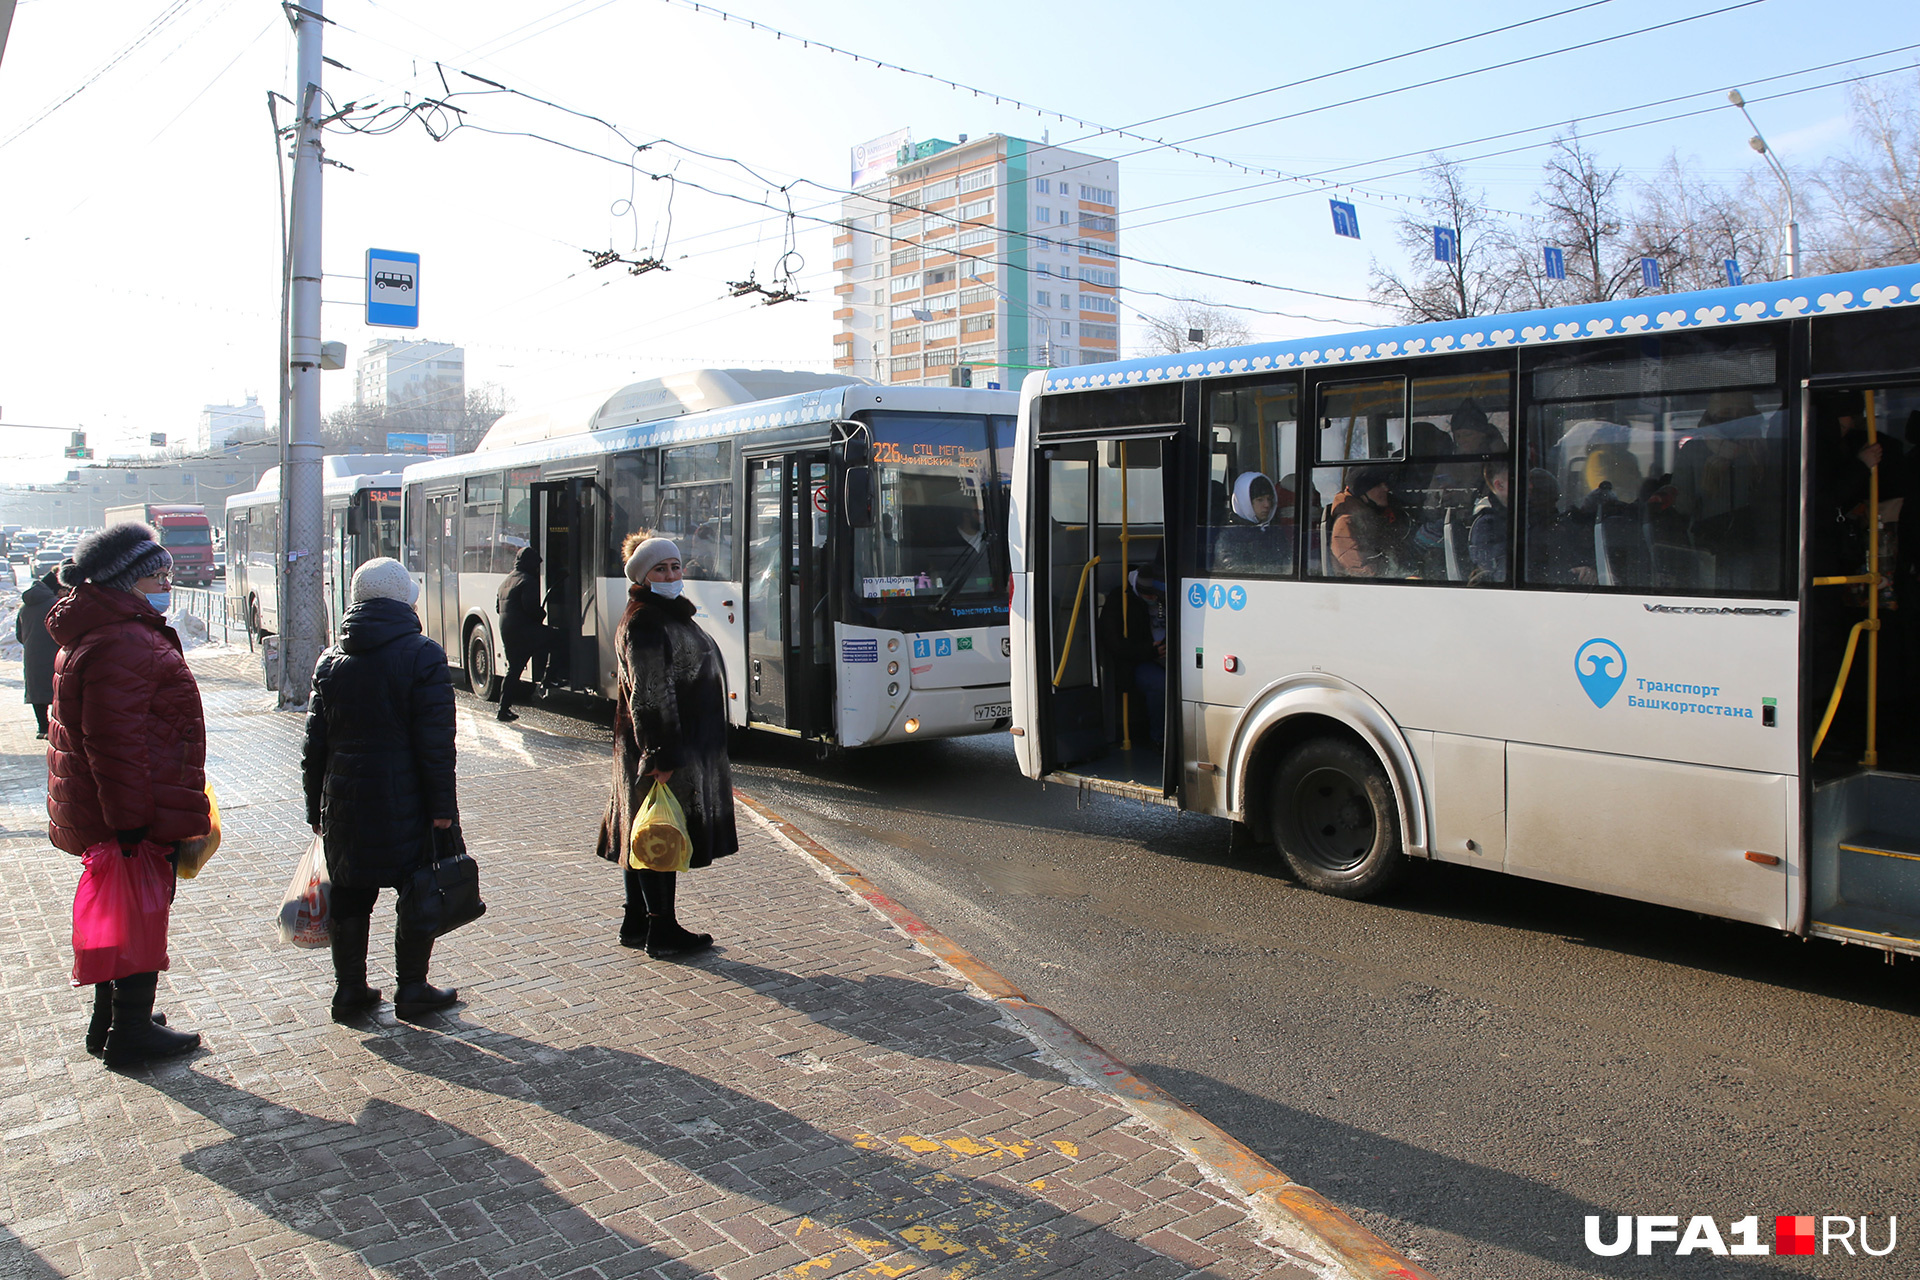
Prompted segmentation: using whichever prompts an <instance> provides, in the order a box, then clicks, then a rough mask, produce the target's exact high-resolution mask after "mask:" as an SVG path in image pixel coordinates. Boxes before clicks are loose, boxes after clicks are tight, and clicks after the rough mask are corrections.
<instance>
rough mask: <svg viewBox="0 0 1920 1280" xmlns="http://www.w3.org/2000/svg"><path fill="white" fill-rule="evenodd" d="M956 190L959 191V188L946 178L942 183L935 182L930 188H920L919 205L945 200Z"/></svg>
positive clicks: (950, 179)
mask: <svg viewBox="0 0 1920 1280" xmlns="http://www.w3.org/2000/svg"><path fill="white" fill-rule="evenodd" d="M969 189H971V188H969ZM958 190H959V186H958V184H956V183H955V182H954V180H953V179H952V178H948V179H946V180H945V181H942V182H936V183H934V184H933V185H932V186H930V187H923V188H921V190H920V203H921V204H932V203H933V202H934V201H935V200H945V199H946V198H947V197H948V196H951V195H953V194H954V192H956V191H958Z"/></svg>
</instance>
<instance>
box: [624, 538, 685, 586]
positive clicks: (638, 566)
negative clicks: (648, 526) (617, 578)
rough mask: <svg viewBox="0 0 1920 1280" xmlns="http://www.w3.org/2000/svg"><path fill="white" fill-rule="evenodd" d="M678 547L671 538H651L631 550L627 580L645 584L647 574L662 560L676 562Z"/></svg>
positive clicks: (678, 553) (678, 556) (678, 555)
mask: <svg viewBox="0 0 1920 1280" xmlns="http://www.w3.org/2000/svg"><path fill="white" fill-rule="evenodd" d="M679 558H680V545H679V544H678V543H676V542H675V541H674V540H673V539H672V538H660V537H653V538H648V539H647V540H646V541H645V542H643V543H641V544H640V545H639V546H637V547H635V548H634V549H633V554H632V555H630V556H628V557H627V580H628V581H629V582H645V581H646V580H647V574H648V572H649V571H650V570H651V569H652V568H653V566H655V565H657V564H659V563H660V562H661V561H662V560H678V559H679Z"/></svg>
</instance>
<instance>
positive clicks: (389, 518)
mask: <svg viewBox="0 0 1920 1280" xmlns="http://www.w3.org/2000/svg"><path fill="white" fill-rule="evenodd" d="M388 495H391V496H388ZM369 508H370V513H369V519H368V521H367V534H366V549H367V554H366V557H365V559H366V560H372V559H375V558H377V557H380V556H388V557H390V558H392V559H395V560H398V559H399V558H400V496H399V493H398V491H397V490H391V489H387V490H381V491H380V492H379V493H377V494H375V495H374V497H373V500H372V502H371V503H369ZM362 563H365V560H363V561H362Z"/></svg>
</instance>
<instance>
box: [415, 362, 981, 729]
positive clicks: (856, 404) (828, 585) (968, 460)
mask: <svg viewBox="0 0 1920 1280" xmlns="http://www.w3.org/2000/svg"><path fill="white" fill-rule="evenodd" d="M783 388H784V389H786V390H787V391H788V392H789V394H774V393H777V392H779V391H781V390H782V389H783ZM1017 405H1018V397H1017V395H1015V394H1014V393H1013V392H1010V391H988V390H978V391H976V390H971V389H965V388H947V387H883V386H873V385H869V384H866V383H863V382H860V381H858V380H855V379H850V378H845V377H839V376H832V375H820V374H786V373H782V372H780V371H749V370H725V371H721V370H700V371H695V372H694V373H690V374H684V375H675V376H674V377H672V378H666V379H654V380H651V381H648V382H643V383H636V384H633V385H632V386H629V387H626V388H623V389H621V390H620V391H618V392H615V393H613V394H612V395H610V396H607V397H605V398H604V399H600V398H596V399H595V400H594V401H592V402H590V403H589V408H588V411H587V412H585V413H582V414H580V415H579V417H578V418H577V419H573V418H569V417H567V416H565V415H560V414H552V413H548V414H533V415H525V416H523V417H522V418H519V419H515V420H509V419H502V421H501V422H500V423H499V424H496V426H495V428H494V430H493V431H492V432H490V433H489V437H488V440H487V441H484V442H483V443H482V446H481V448H480V450H479V451H477V452H475V453H471V454H466V455H462V456H460V457H454V458H447V459H444V460H438V461H432V462H421V463H416V464H415V465H413V466H410V467H408V468H407V470H406V483H405V495H406V497H405V509H406V558H407V564H408V567H409V568H410V569H411V570H412V571H413V572H414V573H415V574H417V575H418V576H419V579H420V581H421V584H422V593H421V601H420V611H421V616H422V618H423V621H424V625H425V629H426V633H427V634H428V635H429V636H431V637H433V638H434V639H436V640H438V641H439V642H440V643H441V644H442V645H444V646H445V647H446V651H447V654H448V656H449V660H450V661H451V662H453V663H454V664H456V665H458V666H462V667H464V669H465V674H466V678H467V680H468V682H469V684H470V685H471V687H472V688H473V689H474V691H475V692H476V693H479V694H481V695H482V696H483V697H488V698H492V697H497V696H498V692H499V684H500V677H501V671H502V668H503V661H504V656H505V655H504V653H503V651H502V649H501V645H500V639H499V636H500V620H499V617H498V611H497V602H496V597H497V595H498V593H499V590H500V585H501V583H502V581H503V580H504V579H505V577H506V575H507V574H508V573H509V572H511V571H512V568H513V563H514V560H515V557H516V556H517V555H518V554H519V552H520V550H521V549H522V548H525V547H529V546H531V547H532V548H534V549H535V550H536V551H537V552H538V553H539V556H540V562H541V566H540V572H541V574H542V583H541V595H542V598H543V600H544V601H545V603H546V609H547V621H548V625H549V626H551V627H553V628H554V629H555V633H556V634H555V644H554V651H553V654H552V656H551V657H550V659H549V662H548V667H547V671H546V676H545V681H546V684H547V685H548V686H549V687H555V688H559V689H565V690H571V691H575V692H581V693H589V694H596V695H603V696H606V697H609V698H611V697H614V696H616V695H617V685H616V676H615V670H614V662H615V657H616V654H615V649H614V643H615V636H614V633H615V630H616V629H617V627H618V625H619V622H620V617H621V615H622V613H623V612H624V611H625V609H626V604H627V587H628V583H627V581H626V579H625V578H624V577H623V576H622V572H621V570H622V560H621V557H620V550H619V549H620V543H621V540H622V539H623V538H624V537H625V536H626V535H627V534H628V533H631V532H634V531H635V530H638V529H642V528H647V529H652V530H654V531H655V532H658V533H661V534H664V535H666V536H668V537H671V538H673V539H674V540H675V541H676V542H677V543H678V544H679V547H680V551H681V557H682V561H683V563H684V565H685V569H686V579H687V584H686V588H685V598H686V599H687V600H689V601H691V602H692V603H693V605H694V607H695V609H696V613H695V618H696V619H697V620H698V622H699V623H700V625H701V626H703V627H704V628H706V630H707V633H708V634H709V635H711V636H712V637H713V638H714V640H715V642H716V643H717V644H718V646H719V649H720V654H721V657H722V659H723V662H724V666H725V671H726V681H727V697H728V712H729V717H730V719H731V722H732V723H733V724H734V725H736V726H751V727H754V728H760V729H767V730H771V731H775V732H779V733H784V734H788V735H791V736H795V737H800V738H805V739H808V740H811V741H814V742H817V743H819V744H821V745H822V746H823V747H834V746H838V747H862V746H876V745H879V744H883V743H889V742H900V741H905V740H907V739H909V738H911V737H914V736H918V737H921V738H931V737H950V736H956V735H962V734H976V733H992V732H1005V731H1006V729H1007V727H1008V725H1009V724H1010V723H1011V715H1012V711H1011V707H1010V705H1009V701H1008V699H1009V692H1008V687H1007V668H1008V655H1009V653H1010V652H1011V650H1010V647H1009V641H1008V637H1007V590H1008V579H1007V562H1006V546H1005V539H1004V536H1003V533H1002V531H1003V530H1004V528H1005V524H1006V496H1005V490H1006V484H1007V479H1008V471H1007V466H1006V460H1007V457H1008V450H1009V449H1010V448H1011V445H1012V440H1013V423H1014V411H1015V409H1016V408H1017ZM559 432H565V434H556V433H559Z"/></svg>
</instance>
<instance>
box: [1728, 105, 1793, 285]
mask: <svg viewBox="0 0 1920 1280" xmlns="http://www.w3.org/2000/svg"><path fill="white" fill-rule="evenodd" d="M1727 101H1728V102H1731V103H1732V104H1733V105H1734V106H1736V107H1738V108H1740V114H1741V115H1743V116H1745V117H1746V120H1747V123H1748V124H1749V125H1752V126H1753V136H1752V137H1751V138H1748V139H1747V145H1748V146H1750V147H1752V148H1753V149H1754V150H1755V151H1757V152H1759V153H1760V158H1761V159H1763V160H1765V161H1766V162H1767V163H1768V164H1769V165H1770V166H1772V168H1773V173H1774V176H1775V177H1777V178H1779V179H1780V186H1781V189H1782V190H1784V191H1785V192H1786V193H1787V278H1788V279H1789V280H1798V279H1799V278H1800V220H1799V218H1798V217H1797V216H1796V215H1795V213H1794V207H1793V182H1792V180H1791V179H1789V178H1788V177H1787V170H1786V167H1785V166H1784V165H1782V164H1781V163H1780V162H1779V161H1778V160H1777V159H1775V158H1774V155H1773V152H1772V150H1771V149H1769V148H1768V146H1767V140H1766V139H1765V138H1763V137H1761V136H1760V126H1759V125H1757V124H1754V120H1753V116H1752V115H1751V114H1749V113H1748V111H1747V100H1746V99H1745V98H1743V97H1741V96H1740V91H1739V90H1738V89H1732V90H1729V91H1728V93H1727Z"/></svg>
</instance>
